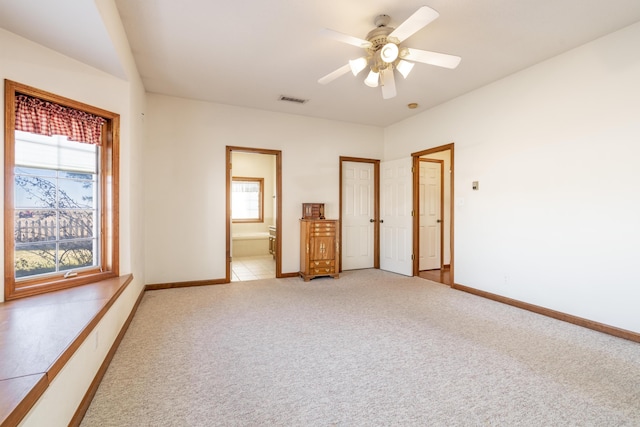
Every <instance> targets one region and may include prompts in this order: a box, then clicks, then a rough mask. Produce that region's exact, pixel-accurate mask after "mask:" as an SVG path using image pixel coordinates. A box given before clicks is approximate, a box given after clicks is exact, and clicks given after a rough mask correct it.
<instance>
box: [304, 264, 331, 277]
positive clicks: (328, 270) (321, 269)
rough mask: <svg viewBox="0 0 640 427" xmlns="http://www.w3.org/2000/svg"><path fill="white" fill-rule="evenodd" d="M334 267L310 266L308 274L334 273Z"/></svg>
mask: <svg viewBox="0 0 640 427" xmlns="http://www.w3.org/2000/svg"><path fill="white" fill-rule="evenodd" d="M335 272H336V271H335V268H334V267H333V266H331V267H317V268H316V267H314V268H310V269H309V274H312V275H316V276H322V275H323V274H334V273H335Z"/></svg>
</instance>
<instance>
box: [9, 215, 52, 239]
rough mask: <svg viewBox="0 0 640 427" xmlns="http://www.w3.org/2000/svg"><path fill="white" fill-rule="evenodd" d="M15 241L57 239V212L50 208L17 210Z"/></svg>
mask: <svg viewBox="0 0 640 427" xmlns="http://www.w3.org/2000/svg"><path fill="white" fill-rule="evenodd" d="M14 233H15V241H16V243H17V244H19V243H29V242H43V241H47V240H55V238H56V235H57V230H56V212H55V211H49V210H16V215H15V228H14Z"/></svg>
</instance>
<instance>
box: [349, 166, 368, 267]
mask: <svg viewBox="0 0 640 427" xmlns="http://www.w3.org/2000/svg"><path fill="white" fill-rule="evenodd" d="M373 174H374V172H373V163H363V162H347V161H345V162H342V269H343V270H355V269H359V268H372V267H373V247H374V245H373V232H374V229H373V228H374V224H373V222H371V220H373V219H374V211H373V209H374V206H373V191H374V177H373Z"/></svg>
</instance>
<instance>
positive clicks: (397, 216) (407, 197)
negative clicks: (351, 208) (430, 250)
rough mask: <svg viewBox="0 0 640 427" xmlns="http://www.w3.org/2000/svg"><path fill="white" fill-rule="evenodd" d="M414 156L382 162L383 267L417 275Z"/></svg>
mask: <svg viewBox="0 0 640 427" xmlns="http://www.w3.org/2000/svg"><path fill="white" fill-rule="evenodd" d="M411 164H412V159H411V158H410V157H409V158H406V159H399V160H391V161H388V162H382V163H381V165H380V166H381V171H382V173H381V180H380V188H381V194H380V202H381V207H380V222H381V223H380V268H381V269H382V270H386V271H391V272H394V273H399V274H404V275H405V276H413V261H412V259H411V255H412V247H413V219H412V217H411V210H412V204H413V200H412V174H411Z"/></svg>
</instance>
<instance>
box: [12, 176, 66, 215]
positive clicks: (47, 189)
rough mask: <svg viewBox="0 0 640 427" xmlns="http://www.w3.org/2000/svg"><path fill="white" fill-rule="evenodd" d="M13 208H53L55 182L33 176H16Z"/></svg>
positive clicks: (55, 202)
mask: <svg viewBox="0 0 640 427" xmlns="http://www.w3.org/2000/svg"><path fill="white" fill-rule="evenodd" d="M14 190H15V191H14V193H15V195H14V197H15V207H16V209H20V208H55V207H56V205H57V200H56V180H55V178H45V177H41V176H33V175H16V177H15V186H14Z"/></svg>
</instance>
